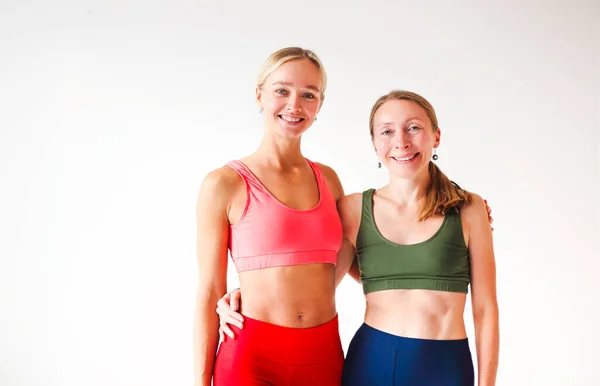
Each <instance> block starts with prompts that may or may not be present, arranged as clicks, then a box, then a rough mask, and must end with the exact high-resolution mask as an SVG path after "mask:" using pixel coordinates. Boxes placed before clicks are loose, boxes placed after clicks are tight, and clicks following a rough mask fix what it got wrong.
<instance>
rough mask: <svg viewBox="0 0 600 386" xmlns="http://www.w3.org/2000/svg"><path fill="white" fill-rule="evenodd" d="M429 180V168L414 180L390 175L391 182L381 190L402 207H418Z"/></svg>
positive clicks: (413, 178)
mask: <svg viewBox="0 0 600 386" xmlns="http://www.w3.org/2000/svg"><path fill="white" fill-rule="evenodd" d="M429 179H430V177H429V170H428V168H425V170H423V171H422V172H420V173H419V174H418V175H416V176H414V177H412V178H399V177H394V176H392V175H390V182H389V183H388V184H387V185H386V186H385V187H383V188H382V189H380V190H381V191H382V193H384V194H385V195H386V196H388V197H389V198H390V199H392V200H393V201H394V202H396V203H397V204H398V205H400V206H411V207H412V206H416V207H418V205H419V201H420V199H421V197H422V195H423V193H424V192H425V189H426V188H427V184H428V183H429Z"/></svg>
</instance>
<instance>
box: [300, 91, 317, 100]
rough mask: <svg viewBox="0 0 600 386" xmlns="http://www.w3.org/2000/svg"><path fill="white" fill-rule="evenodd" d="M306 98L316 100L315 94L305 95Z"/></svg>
mask: <svg viewBox="0 0 600 386" xmlns="http://www.w3.org/2000/svg"><path fill="white" fill-rule="evenodd" d="M303 97H304V98H306V99H315V98H316V97H315V94H311V93H309V92H307V93H306V94H304V95H303Z"/></svg>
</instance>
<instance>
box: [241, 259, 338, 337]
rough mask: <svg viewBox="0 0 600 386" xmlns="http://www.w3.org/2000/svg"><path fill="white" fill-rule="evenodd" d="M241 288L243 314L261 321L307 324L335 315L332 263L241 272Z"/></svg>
mask: <svg viewBox="0 0 600 386" xmlns="http://www.w3.org/2000/svg"><path fill="white" fill-rule="evenodd" d="M240 291H241V294H242V301H241V305H240V309H241V313H242V315H245V316H247V317H249V318H252V319H257V320H260V321H263V322H267V323H271V324H276V325H279V326H284V327H294V328H309V327H315V326H318V325H320V324H323V323H326V322H329V321H330V320H332V319H333V318H335V316H336V310H335V266H334V265H333V264H305V265H294V266H289V267H274V268H266V269H257V270H253V271H246V272H241V273H240Z"/></svg>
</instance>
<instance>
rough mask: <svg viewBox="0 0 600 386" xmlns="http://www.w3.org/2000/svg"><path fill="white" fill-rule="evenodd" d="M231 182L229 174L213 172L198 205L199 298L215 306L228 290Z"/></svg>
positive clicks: (218, 170)
mask: <svg viewBox="0 0 600 386" xmlns="http://www.w3.org/2000/svg"><path fill="white" fill-rule="evenodd" d="M234 173H235V172H234ZM232 182H233V181H232V178H231V176H230V175H229V174H228V171H226V170H223V169H217V170H215V171H212V172H210V173H209V174H208V175H207V176H206V177H205V179H204V181H203V182H202V186H201V188H200V193H199V194H198V200H197V203H196V221H197V236H196V244H197V245H196V248H197V261H198V273H199V278H198V279H199V280H198V295H199V296H201V297H203V298H204V299H207V300H208V299H215V302H216V299H218V298H220V297H221V296H223V294H224V293H225V292H226V290H227V247H228V238H229V220H228V217H227V213H228V209H229V205H230V201H231V200H230V197H231V193H230V192H231V189H229V188H230V187H231V184H232Z"/></svg>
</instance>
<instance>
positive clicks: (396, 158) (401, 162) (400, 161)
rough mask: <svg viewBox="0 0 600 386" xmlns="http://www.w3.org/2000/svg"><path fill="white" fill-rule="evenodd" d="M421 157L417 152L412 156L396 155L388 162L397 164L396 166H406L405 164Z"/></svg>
mask: <svg viewBox="0 0 600 386" xmlns="http://www.w3.org/2000/svg"><path fill="white" fill-rule="evenodd" d="M420 155H421V153H419V152H417V153H412V154H406V155H402V156H400V155H397V156H390V157H389V159H390V161H392V162H394V163H398V164H407V163H411V162H413V161H414V160H416V159H417V158H418V157H419V156H420ZM408 157H410V158H409V159H407V160H401V158H408Z"/></svg>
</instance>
